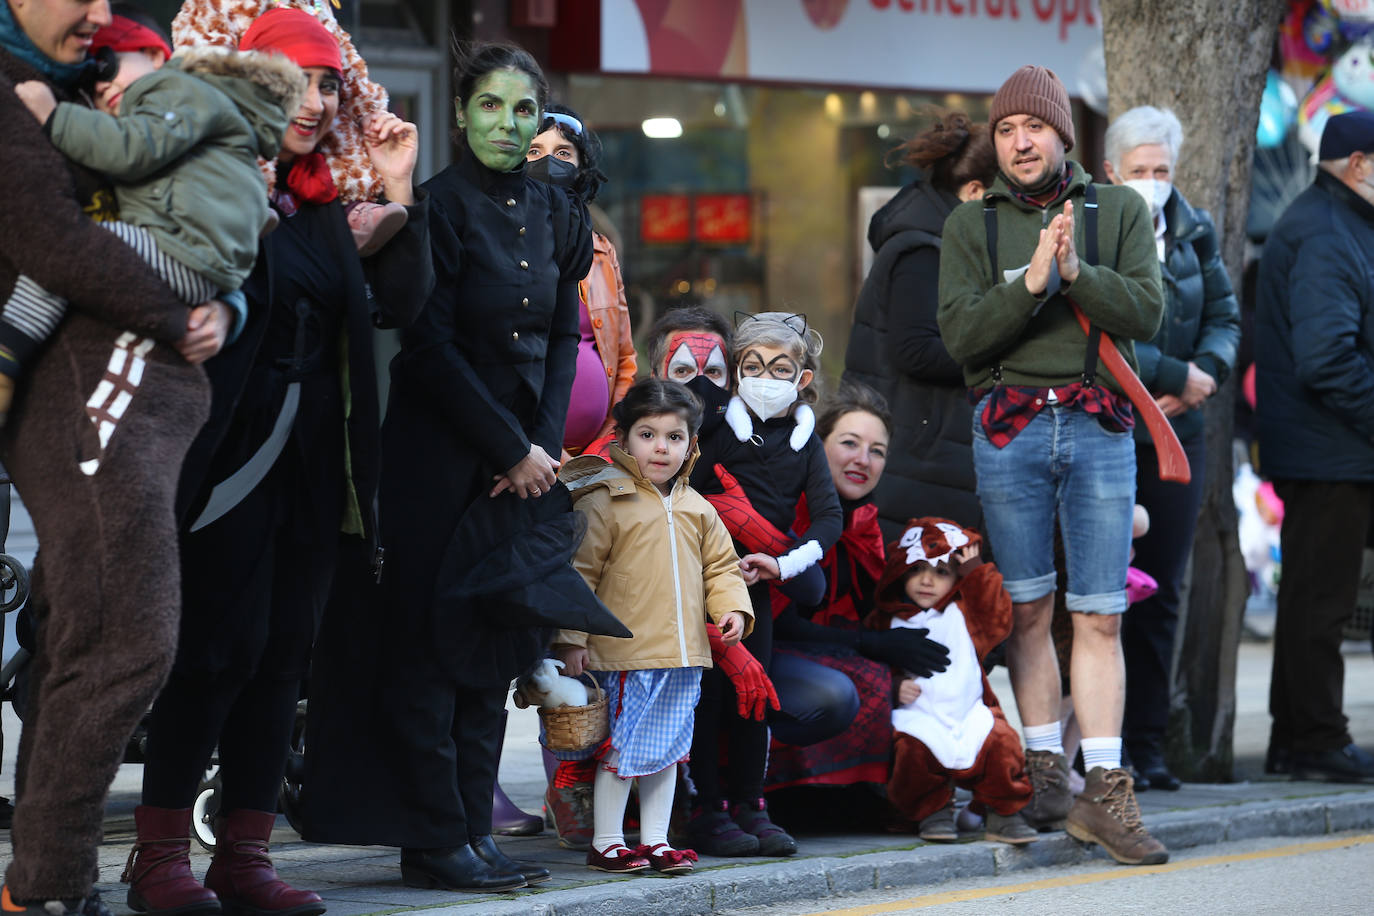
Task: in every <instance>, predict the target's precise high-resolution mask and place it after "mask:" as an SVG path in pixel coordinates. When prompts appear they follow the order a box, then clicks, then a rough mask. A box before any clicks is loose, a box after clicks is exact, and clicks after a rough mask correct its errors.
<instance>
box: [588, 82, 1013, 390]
mask: <svg viewBox="0 0 1374 916" xmlns="http://www.w3.org/2000/svg"><path fill="white" fill-rule="evenodd" d="M567 100H568V104H569V105H571V106H572V107H573V108H574V109H576V110H577V111H578V112H579V113H580V114H582V115H583V117H584V118H585V119H586V121H587V123H588V124H589V125H590V126H591V127H592V128H593V129H594V130H596V132H597V134H598V136H600V138H601V140H602V143H603V145H604V148H605V157H604V159H605V161H604V163H603V164H602V171H604V172H605V173H606V174H607V175H608V176H609V177H610V181H609V182H608V183H607V185H606V186H605V187H604V188H603V189H602V191H601V196H600V197H599V198H598V200H597V203H598V204H599V205H600V207H601V208H602V210H603V211H604V213H605V215H606V217H607V219H608V220H609V222H610V223H611V224H612V226H613V228H614V233H613V238H615V239H617V242H618V248H619V252H620V262H621V267H622V271H623V273H624V277H625V284H626V291H627V298H628V299H629V302H630V307H631V312H632V321H633V324H634V327H635V328H636V329H637V330H638V331H639V332H641V333H642V332H643V331H645V330H647V328H648V326H649V324H651V323H652V322H653V320H654V319H655V318H656V317H657V316H658V315H660V314H662V313H663V312H664V311H666V310H667V309H669V308H673V307H675V306H679V305H684V304H701V305H707V306H709V307H711V308H713V309H715V310H716V311H719V312H721V313H722V314H725V315H727V316H732V315H733V314H734V312H735V311H736V310H738V311H743V312H754V311H760V310H764V309H784V310H788V311H796V312H805V313H806V314H807V315H808V317H809V318H810V321H811V324H812V326H814V327H816V328H818V329H819V330H820V331H821V333H822V334H823V335H825V339H826V348H825V354H824V356H823V361H824V365H825V370H826V374H827V376H828V377H830V378H831V379H836V378H838V377H839V373H840V371H841V369H842V367H843V358H844V348H845V343H846V341H847V339H848V334H849V324H850V317H851V313H852V310H853V304H854V298H855V296H856V295H857V293H858V289H859V285H860V283H861V282H862V272H863V270H864V269H865V267H866V265H865V263H864V257H863V252H864V250H865V248H866V242H865V241H864V236H865V233H866V232H867V228H868V219H869V217H870V216H871V215H872V212H873V210H874V209H876V206H877V205H878V204H877V203H875V201H881V200H885V199H886V195H889V194H890V193H891V192H893V191H895V190H896V188H898V187H899V186H901V185H902V184H904V183H905V182H907V181H910V180H911V178H912V177H914V176H913V173H912V172H911V171H910V170H909V169H908V168H906V167H904V166H900V165H898V166H896V167H893V168H888V167H887V165H886V164H885V162H886V159H887V156H888V154H889V152H890V151H891V150H892V149H893V148H894V147H896V146H897V145H899V144H900V143H901V141H902V140H903V139H905V138H907V137H909V136H911V135H913V134H914V133H915V132H916V131H917V130H919V129H921V128H922V127H924V126H925V125H926V124H927V123H928V122H929V118H930V113H931V112H932V111H933V110H935V109H937V108H942V107H955V108H960V109H962V110H965V111H967V112H968V113H969V114H970V115H971V116H972V117H973V118H975V119H981V118H986V117H987V103H988V97H987V96H984V95H974V96H960V95H955V94H938V95H936V94H930V93H918V92H896V91H878V90H872V91H860V90H848V89H846V90H835V91H830V90H826V89H818V88H810V87H807V88H803V87H772V86H760V85H748V84H736V83H711V82H696V81H689V80H675V79H657V78H639V77H619V76H589V75H579V74H573V75H571V76H570V77H569V78H568V90H567ZM654 118H657V119H672V120H674V121H676V122H677V124H678V126H679V127H680V129H681V133H680V135H678V136H676V137H650V136H647V135H646V126H645V123H644V122H645V121H646V120H648V119H654ZM650 128H651V129H654V128H656V130H655V132H660V133H661V132H663V129H662V126H661V125H650ZM874 189H877V190H876V191H875V190H874Z"/></svg>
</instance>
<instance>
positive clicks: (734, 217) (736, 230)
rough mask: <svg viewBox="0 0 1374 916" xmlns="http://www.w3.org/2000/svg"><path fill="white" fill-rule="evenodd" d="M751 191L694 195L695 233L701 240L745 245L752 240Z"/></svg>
mask: <svg viewBox="0 0 1374 916" xmlns="http://www.w3.org/2000/svg"><path fill="white" fill-rule="evenodd" d="M751 209H752V208H751V207H750V206H749V195H748V194H698V195H697V196H696V197H695V198H694V199H693V207H692V235H693V237H694V238H695V239H696V240H697V241H698V242H706V243H708V244H714V245H743V244H745V243H747V242H748V241H749V236H750V228H751V219H750V211H751Z"/></svg>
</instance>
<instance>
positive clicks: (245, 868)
mask: <svg viewBox="0 0 1374 916" xmlns="http://www.w3.org/2000/svg"><path fill="white" fill-rule="evenodd" d="M276 820H277V815H276V813H275V812H271V811H249V810H247V809H244V808H239V809H237V810H235V811H230V812H229V814H228V816H226V817H224V818H222V819H220V820H217V821H216V823H215V837H216V842H215V857H214V858H213V859H212V860H211V861H210V870H209V871H207V872H206V873H205V886H206V887H208V888H210V890H212V891H214V892H215V893H216V894H218V895H219V899H220V903H221V904H222V905H223V907H224V911H225V912H226V913H230V914H239V916H319V914H320V913H323V912H324V909H325V907H324V901H323V900H321V899H320V895H319V894H316V893H315V892H314V891H298V890H296V889H295V888H293V887H291V886H290V885H289V884H287V883H286V882H285V881H283V880H282V879H280V878H278V877H277V871H276V869H274V868H273V867H272V859H271V858H270V857H269V856H268V855H267V848H268V841H269V839H270V838H271V836H272V825H273V824H274V823H276Z"/></svg>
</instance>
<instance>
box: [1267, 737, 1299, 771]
mask: <svg viewBox="0 0 1374 916" xmlns="http://www.w3.org/2000/svg"><path fill="white" fill-rule="evenodd" d="M1292 771H1293V752H1292V751H1290V750H1288V748H1286V747H1275V746H1274V745H1272V744H1271V745H1269V750H1267V751H1265V753H1264V772H1266V773H1269V774H1270V775H1274V776H1287V775H1288V774H1289V773H1291V772H1292Z"/></svg>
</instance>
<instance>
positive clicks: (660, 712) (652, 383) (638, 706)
mask: <svg viewBox="0 0 1374 916" xmlns="http://www.w3.org/2000/svg"><path fill="white" fill-rule="evenodd" d="M701 412H702V408H701V403H700V402H699V401H698V400H697V399H696V396H695V395H693V394H692V393H691V392H690V391H688V390H687V389H686V388H685V387H683V386H681V385H675V384H673V383H671V382H664V381H662V380H661V379H645V380H643V381H641V382H639V383H638V384H636V385H635V386H634V387H633V388H631V389H630V390H629V392H628V393H627V394H626V395H625V398H624V400H622V401H621V402H620V403H619V404H617V405H616V406H615V410H614V416H615V421H616V431H617V436H618V440H619V441H618V444H617V445H615V446H612V448H611V461H610V463H609V464H608V463H607V462H606V461H605V460H603V459H601V458H596V457H592V456H585V457H582V458H578V459H574V460H573V461H570V462H569V463H568V464H567V466H566V467H565V469H564V471H563V475H562V476H563V480H564V483H565V484H566V485H567V487H568V489H569V490H570V491H571V493H572V497H573V500H574V502H575V504H576V507H577V509H578V511H580V512H582V513H583V514H584V515H585V516H586V517H587V535H586V537H585V538H584V539H583V541H582V546H581V547H580V548H579V549H578V552H577V556H576V557H575V558H574V560H573V563H574V565H575V566H576V567H577V570H578V572H580V573H581V574H582V577H583V578H584V579H586V581H587V584H588V585H590V586H591V588H592V590H593V591H595V592H596V594H597V597H599V598H600V599H601V600H602V601H604V602H605V603H606V606H607V607H609V608H610V609H611V610H612V611H613V612H614V613H615V615H616V616H617V617H618V618H620V620H621V621H622V622H623V623H624V624H625V625H626V626H627V627H628V628H629V629H630V630H631V631H632V632H633V633H634V636H633V637H631V638H630V639H613V638H609V637H602V636H590V637H589V636H588V635H587V634H585V633H578V632H572V631H567V630H564V631H562V632H560V633H559V634H558V636H557V637H556V638H555V640H554V655H555V656H557V657H558V658H559V659H561V660H562V661H563V663H564V666H565V667H564V673H565V674H568V675H574V676H575V675H577V674H579V673H581V672H582V671H583V670H587V671H588V672H589V673H590V674H591V675H592V676H593V677H595V678H596V680H597V681H598V682H599V683H600V684H601V687H602V688H603V689H604V690H605V691H606V693H607V695H608V698H609V703H608V706H609V710H610V717H611V736H610V739H609V740H608V741H607V743H606V745H604V746H603V747H602V748H601V749H600V750H599V751H598V754H597V756H598V757H599V759H600V766H599V767H598V769H597V774H596V788H595V793H594V802H593V805H594V811H593V816H594V820H595V831H596V833H595V836H594V837H593V839H592V845H591V850H590V851H589V852H588V853H587V865H588V866H590V867H591V868H595V869H598V870H600V871H607V872H613V873H616V874H626V873H630V872H639V871H645V870H647V869H651V868H652V869H653V870H655V871H658V872H661V873H664V874H670V875H677V874H686V873H688V872H690V871H691V870H692V863H693V862H694V861H696V853H695V852H693V851H692V850H690V849H684V850H677V849H673V848H672V847H671V846H669V845H668V818H669V815H670V814H671V812H672V806H673V793H674V790H675V788H676V783H677V764H678V762H679V761H681V760H684V759H685V758H686V756H687V752H688V751H689V750H690V748H691V745H692V728H693V722H694V715H695V710H696V705H697V700H698V698H699V697H700V695H701V672H702V669H703V668H706V667H708V666H709V665H710V664H711V648H710V646H709V644H708V643H707V638H706V622H707V620H708V619H709V620H711V621H713V622H715V623H716V624H717V625H718V626H719V627H720V629H721V633H722V635H723V636H724V637H725V641H726V642H727V643H728V644H734V643H736V642H738V641H739V640H740V638H741V637H743V636H744V635H745V634H746V633H747V632H748V631H749V630H750V629H751V628H752V625H753V613H752V611H751V609H750V603H749V594H748V591H747V590H746V588H745V585H744V579H743V578H742V576H741V574H740V567H739V559H738V557H737V556H736V554H735V549H734V544H733V542H732V541H731V538H730V533H729V532H728V531H726V529H725V525H724V524H723V523H722V522H721V520H720V518H719V516H717V515H716V510H715V509H713V508H712V507H711V504H710V503H708V502H707V501H706V500H705V499H704V498H703V497H701V496H700V495H699V494H698V493H697V492H696V491H695V490H693V489H692V488H691V487H690V486H688V484H687V474H688V473H689V472H690V470H691V464H692V459H694V457H695V451H696V431H697V429H698V428H699V427H700V425H701ZM634 778H638V780H639V804H640V845H639V846H637V847H635V848H633V849H631V848H629V847H627V846H626V845H625V827H624V823H625V803H626V801H627V800H628V798H629V794H630V780H631V779H634Z"/></svg>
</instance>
